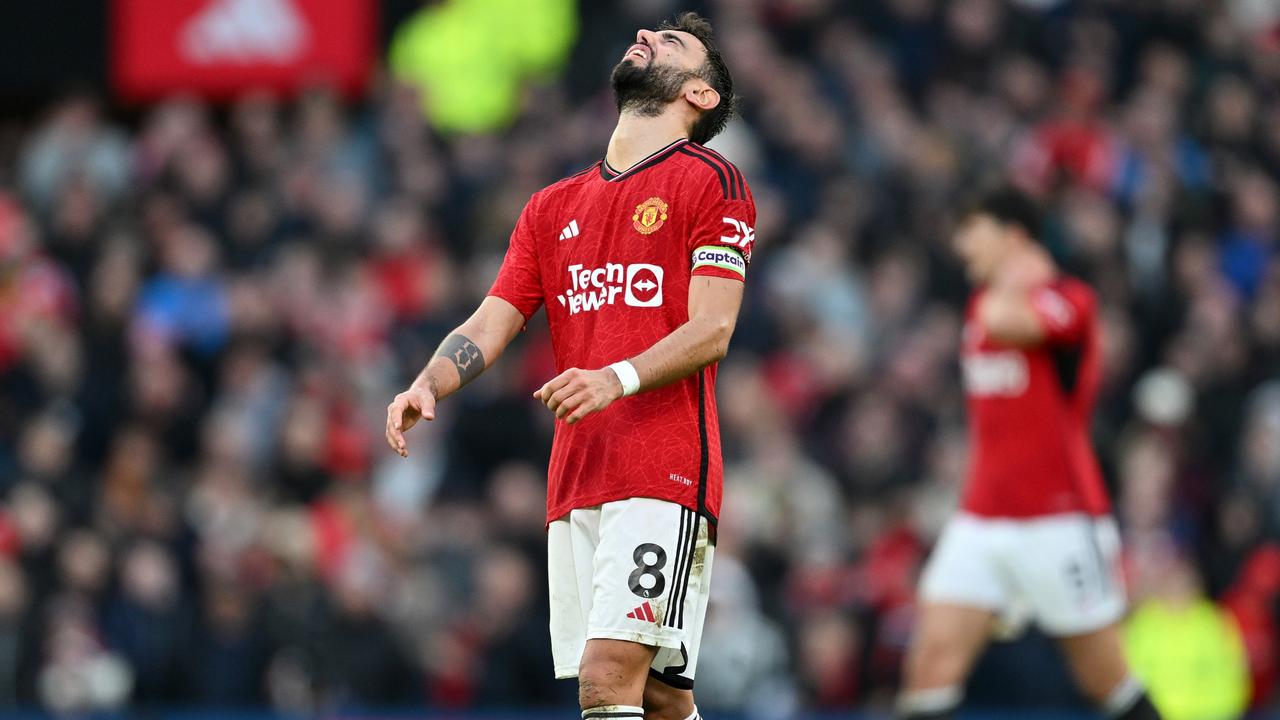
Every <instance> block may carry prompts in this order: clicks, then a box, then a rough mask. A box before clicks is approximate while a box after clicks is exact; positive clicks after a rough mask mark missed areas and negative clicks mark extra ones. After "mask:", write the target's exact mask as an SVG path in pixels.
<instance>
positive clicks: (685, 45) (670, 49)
mask: <svg viewBox="0 0 1280 720" xmlns="http://www.w3.org/2000/svg"><path fill="white" fill-rule="evenodd" d="M706 61H707V49H706V48H705V47H703V46H702V42H701V41H699V40H698V38H696V37H694V36H692V35H690V34H689V33H687V32H683V31H681V30H657V31H654V30H638V31H637V32H636V41H635V42H634V43H632V45H631V47H629V48H627V52H626V53H625V54H623V56H622V60H621V62H620V63H619V64H622V63H631V64H633V65H636V66H638V67H648V66H649V65H652V64H655V63H656V64H659V65H667V66H669V67H673V68H675V69H677V70H687V71H694V70H697V69H698V68H700V67H702V64H703V63H704V62H706Z"/></svg>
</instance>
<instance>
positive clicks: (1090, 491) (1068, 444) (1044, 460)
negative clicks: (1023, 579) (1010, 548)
mask: <svg viewBox="0 0 1280 720" xmlns="http://www.w3.org/2000/svg"><path fill="white" fill-rule="evenodd" d="M981 297H982V293H981V292H978V293H977V294H975V295H974V296H973V298H971V300H970V302H969V306H968V308H967V310H966V312H965V327H964V343H963V344H964V347H963V350H962V357H961V359H962V365H963V370H964V385H965V393H966V395H967V396H968V404H969V423H970V432H971V435H972V444H973V459H972V461H971V465H970V468H969V478H968V482H967V485H966V488H965V493H964V499H963V502H962V503H961V506H962V507H963V509H964V510H965V511H967V512H970V513H973V514H975V515H983V516H988V517H1034V516H1039V515H1054V514H1059V513H1071V512H1085V513H1088V514H1090V515H1103V514H1105V513H1107V512H1109V510H1110V504H1109V502H1108V500H1107V493H1106V488H1105V487H1104V485H1103V483H1102V473H1101V471H1100V470H1099V469H1098V462H1097V459H1096V458H1095V457H1094V454H1093V448H1092V445H1091V443H1090V440H1089V423H1090V418H1091V416H1092V414H1093V405H1094V400H1095V399H1096V397H1097V394H1098V382H1099V380H1100V374H1101V357H1100V349H1099V342H1098V320H1097V300H1096V299H1095V297H1094V294H1093V291H1092V290H1091V289H1090V288H1089V286H1088V285H1085V284H1084V283H1083V282H1080V281H1079V280H1076V279H1074V278H1058V279H1056V280H1054V281H1053V282H1051V283H1049V284H1047V285H1044V286H1042V287H1039V288H1037V289H1035V290H1034V291H1032V294H1031V305H1032V307H1033V308H1034V310H1035V313H1036V314H1037V315H1038V316H1039V317H1040V322H1041V324H1042V325H1043V327H1044V329H1045V332H1046V334H1047V335H1046V338H1045V340H1044V342H1043V343H1041V344H1040V345H1038V346H1034V347H1026V348H1017V347H1011V346H1007V345H1001V344H1000V343H998V342H996V341H995V340H992V339H991V338H990V337H988V336H987V334H986V332H985V331H984V330H983V328H982V326H981V325H980V324H979V323H978V321H977V319H976V318H975V312H976V309H977V306H978V301H979V300H980V299H981Z"/></svg>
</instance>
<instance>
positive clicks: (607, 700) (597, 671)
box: [578, 651, 647, 710]
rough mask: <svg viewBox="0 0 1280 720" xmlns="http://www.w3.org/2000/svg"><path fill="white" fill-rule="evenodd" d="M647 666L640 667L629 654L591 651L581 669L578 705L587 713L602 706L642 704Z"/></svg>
mask: <svg viewBox="0 0 1280 720" xmlns="http://www.w3.org/2000/svg"><path fill="white" fill-rule="evenodd" d="M646 675H647V666H645V665H640V666H639V667H637V661H636V659H635V658H633V657H630V656H629V655H628V654H627V653H611V652H607V651H605V652H601V651H596V652H588V653H585V654H584V655H583V657H582V663H581V665H579V666H578V702H579V704H580V705H581V706H582V709H584V710H587V709H590V708H593V707H599V706H601V705H639V704H640V701H641V698H642V697H643V692H644V689H643V688H644V679H645V677H646Z"/></svg>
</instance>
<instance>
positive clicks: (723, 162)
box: [675, 140, 751, 200]
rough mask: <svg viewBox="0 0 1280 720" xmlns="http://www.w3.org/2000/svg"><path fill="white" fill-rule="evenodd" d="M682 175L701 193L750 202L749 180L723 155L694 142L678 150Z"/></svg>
mask: <svg viewBox="0 0 1280 720" xmlns="http://www.w3.org/2000/svg"><path fill="white" fill-rule="evenodd" d="M675 157H676V158H678V165H677V167H678V168H679V170H680V172H681V173H682V174H683V175H684V176H685V177H686V178H688V179H689V180H690V181H692V183H693V185H694V186H695V187H697V188H698V189H705V190H714V191H716V192H718V193H719V194H720V196H721V197H722V198H724V199H725V200H751V186H750V185H748V184H747V179H746V176H745V175H743V174H742V171H741V170H739V169H738V166H737V165H735V164H733V163H732V162H731V161H730V160H729V159H728V158H726V157H725V156H724V155H721V154H720V153H719V152H716V151H715V150H712V149H711V148H709V147H707V146H705V145H699V144H698V143H696V142H693V141H692V140H690V141H688V142H685V143H682V144H681V145H680V147H679V148H677V149H676V153H675Z"/></svg>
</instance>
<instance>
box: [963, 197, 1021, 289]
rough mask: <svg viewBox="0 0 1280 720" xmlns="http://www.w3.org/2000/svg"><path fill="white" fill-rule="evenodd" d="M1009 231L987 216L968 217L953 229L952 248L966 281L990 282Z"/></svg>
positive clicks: (1007, 244)
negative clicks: (954, 232) (954, 231)
mask: <svg viewBox="0 0 1280 720" xmlns="http://www.w3.org/2000/svg"><path fill="white" fill-rule="evenodd" d="M1011 242H1012V241H1011V238H1010V233H1009V230H1008V228H1006V227H1005V225H1004V224H1003V223H1001V222H1000V221H998V220H996V219H995V218H993V217H991V216H990V215H986V214H982V213H978V214H975V215H970V216H969V217H967V218H965V219H964V220H963V221H961V223H960V227H958V228H956V234H955V238H954V240H953V243H952V245H953V247H954V248H955V251H956V254H957V255H959V256H960V260H961V261H962V262H963V263H964V268H965V272H966V273H967V274H968V275H969V279H970V280H972V281H973V282H975V283H977V284H983V283H986V282H989V281H990V280H991V278H992V277H993V276H994V275H995V271H996V268H997V266H999V264H1000V261H1001V259H1002V258H1004V257H1005V256H1006V255H1007V254H1008V252H1009V250H1010V245H1011Z"/></svg>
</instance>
